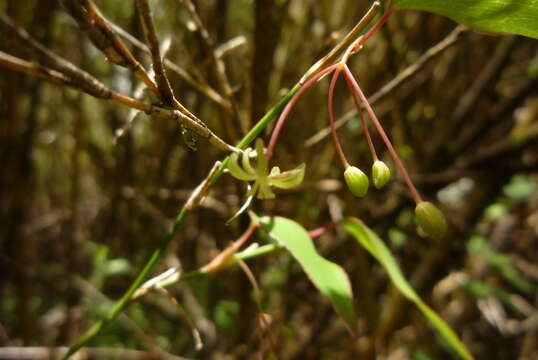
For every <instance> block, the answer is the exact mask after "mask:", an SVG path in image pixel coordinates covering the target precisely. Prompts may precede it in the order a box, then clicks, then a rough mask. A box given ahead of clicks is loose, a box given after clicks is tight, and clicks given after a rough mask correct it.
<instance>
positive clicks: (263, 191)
mask: <svg viewBox="0 0 538 360" xmlns="http://www.w3.org/2000/svg"><path fill="white" fill-rule="evenodd" d="M251 154H255V155H256V160H257V164H256V168H254V167H253V166H252V165H251V163H250V156H251ZM239 155H241V165H239ZM228 171H229V172H230V174H231V175H232V176H233V177H235V178H236V179H239V180H243V181H254V185H252V188H251V189H250V190H249V192H248V193H247V196H254V195H256V197H257V198H258V199H273V198H274V197H275V194H274V193H273V191H272V190H271V186H274V187H277V188H279V189H291V188H294V187H296V186H298V185H299V184H301V183H302V182H303V179H304V173H305V164H304V163H303V164H301V165H299V166H297V167H296V168H295V169H292V170H288V171H284V172H280V168H279V167H278V166H274V167H273V168H272V169H271V171H270V172H269V171H268V168H267V159H266V157H265V154H264V143H263V140H262V139H258V140H256V150H255V151H254V150H253V149H251V148H247V149H246V150H244V151H243V152H242V154H239V153H233V154H232V155H230V161H229V162H228Z"/></svg>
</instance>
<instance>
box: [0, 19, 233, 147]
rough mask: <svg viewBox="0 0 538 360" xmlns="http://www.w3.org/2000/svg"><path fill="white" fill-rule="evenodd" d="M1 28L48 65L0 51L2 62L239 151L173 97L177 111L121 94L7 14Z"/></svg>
mask: <svg viewBox="0 0 538 360" xmlns="http://www.w3.org/2000/svg"><path fill="white" fill-rule="evenodd" d="M0 28H3V29H5V30H6V31H7V32H8V33H9V34H11V35H12V36H13V37H14V38H15V39H16V40H18V41H19V42H20V43H21V45H23V46H25V47H26V48H28V49H29V50H31V51H32V53H33V54H34V55H35V56H36V57H37V58H39V59H40V60H41V61H42V62H43V63H44V64H45V66H43V65H33V64H31V63H29V62H27V61H25V60H22V59H20V58H17V57H14V56H12V55H8V54H6V53H1V54H0V55H1V56H0V57H1V61H0V65H3V66H5V67H8V68H10V69H12V70H17V71H22V72H25V73H27V74H29V75H32V76H38V77H40V78H44V79H46V80H49V81H52V82H55V83H57V84H58V83H59V84H62V85H67V86H70V87H72V88H75V89H77V90H79V91H82V92H85V93H88V94H90V95H92V96H95V97H97V98H101V99H108V100H112V101H114V102H116V103H118V104H121V105H124V106H128V107H131V108H134V109H137V110H140V111H143V112H145V113H146V114H153V115H156V116H158V117H162V118H167V119H174V120H177V121H179V122H180V123H181V124H183V125H185V126H186V127H188V128H189V129H191V130H192V131H194V132H195V133H196V134H197V135H199V136H200V137H202V138H204V139H207V140H208V141H209V142H210V143H212V144H213V145H215V146H217V147H218V148H219V149H221V150H224V151H227V152H233V151H237V149H236V148H235V147H233V146H231V145H229V144H227V143H226V142H225V141H223V140H222V139H220V138H219V137H218V136H217V135H215V134H214V133H213V132H212V131H211V130H210V129H209V128H208V127H207V126H206V125H205V124H204V123H203V122H202V121H201V120H200V119H198V118H197V117H196V116H194V115H193V114H192V113H191V112H190V111H188V110H187V109H186V108H185V107H183V106H182V105H181V104H180V103H179V102H178V101H177V100H175V99H173V105H174V107H175V108H176V109H177V110H174V109H170V108H165V107H160V106H155V105H149V104H146V103H143V102H141V101H139V100H137V99H134V98H132V97H130V96H127V95H124V94H120V93H118V92H116V91H113V90H111V89H109V88H108V87H107V86H106V85H105V84H103V83H102V82H100V81H99V80H97V79H96V78H95V77H93V76H92V75H91V74H89V73H87V72H85V71H84V70H82V69H80V68H79V67H77V66H76V65H74V64H73V63H71V62H70V61H68V60H66V59H64V58H62V57H60V56H58V55H56V54H55V53H53V52H52V51H51V50H49V49H48V48H46V47H45V46H43V45H42V44H41V43H39V42H38V41H37V40H35V39H34V38H33V37H32V36H31V35H30V34H28V32H26V31H25V30H24V29H21V28H19V27H18V26H17V25H16V24H15V23H14V22H13V20H12V19H11V18H10V17H9V16H7V15H6V14H4V13H1V14H0ZM161 65H162V64H161Z"/></svg>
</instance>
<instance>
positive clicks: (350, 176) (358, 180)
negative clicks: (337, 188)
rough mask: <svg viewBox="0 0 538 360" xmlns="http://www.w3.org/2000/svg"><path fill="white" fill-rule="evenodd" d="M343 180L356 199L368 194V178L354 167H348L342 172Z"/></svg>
mask: <svg viewBox="0 0 538 360" xmlns="http://www.w3.org/2000/svg"><path fill="white" fill-rule="evenodd" d="M344 179H345V180H346V184H347V187H348V188H349V190H350V191H351V193H352V194H353V195H355V196H357V197H364V195H366V193H367V192H368V185H369V181H368V176H366V174H365V173H364V172H362V170H361V169H359V168H358V167H355V166H348V167H347V169H346V171H344Z"/></svg>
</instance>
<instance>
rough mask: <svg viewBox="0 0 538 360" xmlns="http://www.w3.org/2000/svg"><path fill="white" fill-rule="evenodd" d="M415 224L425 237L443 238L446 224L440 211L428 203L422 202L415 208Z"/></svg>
mask: <svg viewBox="0 0 538 360" xmlns="http://www.w3.org/2000/svg"><path fill="white" fill-rule="evenodd" d="M415 216H416V219H417V223H418V225H419V226H420V228H421V229H422V231H424V232H425V233H426V234H427V235H429V236H431V237H432V238H434V239H441V238H443V237H444V236H445V233H446V229H447V224H446V219H445V216H444V215H443V213H442V212H441V210H439V209H438V208H437V207H435V205H433V204H432V203H431V202H428V201H422V202H421V203H420V204H418V205H417V207H416V208H415Z"/></svg>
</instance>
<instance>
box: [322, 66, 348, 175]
mask: <svg viewBox="0 0 538 360" xmlns="http://www.w3.org/2000/svg"><path fill="white" fill-rule="evenodd" d="M341 72H342V66H341V65H340V66H338V67H337V69H336V70H335V71H334V73H333V77H332V79H331V84H330V85H329V95H328V96H327V109H328V112H329V127H330V128H331V135H332V138H333V142H334V147H335V148H336V153H337V154H338V157H339V158H340V162H341V163H342V166H343V167H344V169H347V168H348V167H349V162H348V161H347V159H346V155H345V154H344V151H343V150H342V144H340V140H339V139H338V135H337V134H336V128H335V127H334V109H333V98H334V87H335V86H336V82H337V81H338V77H339V76H340V73H341Z"/></svg>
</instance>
